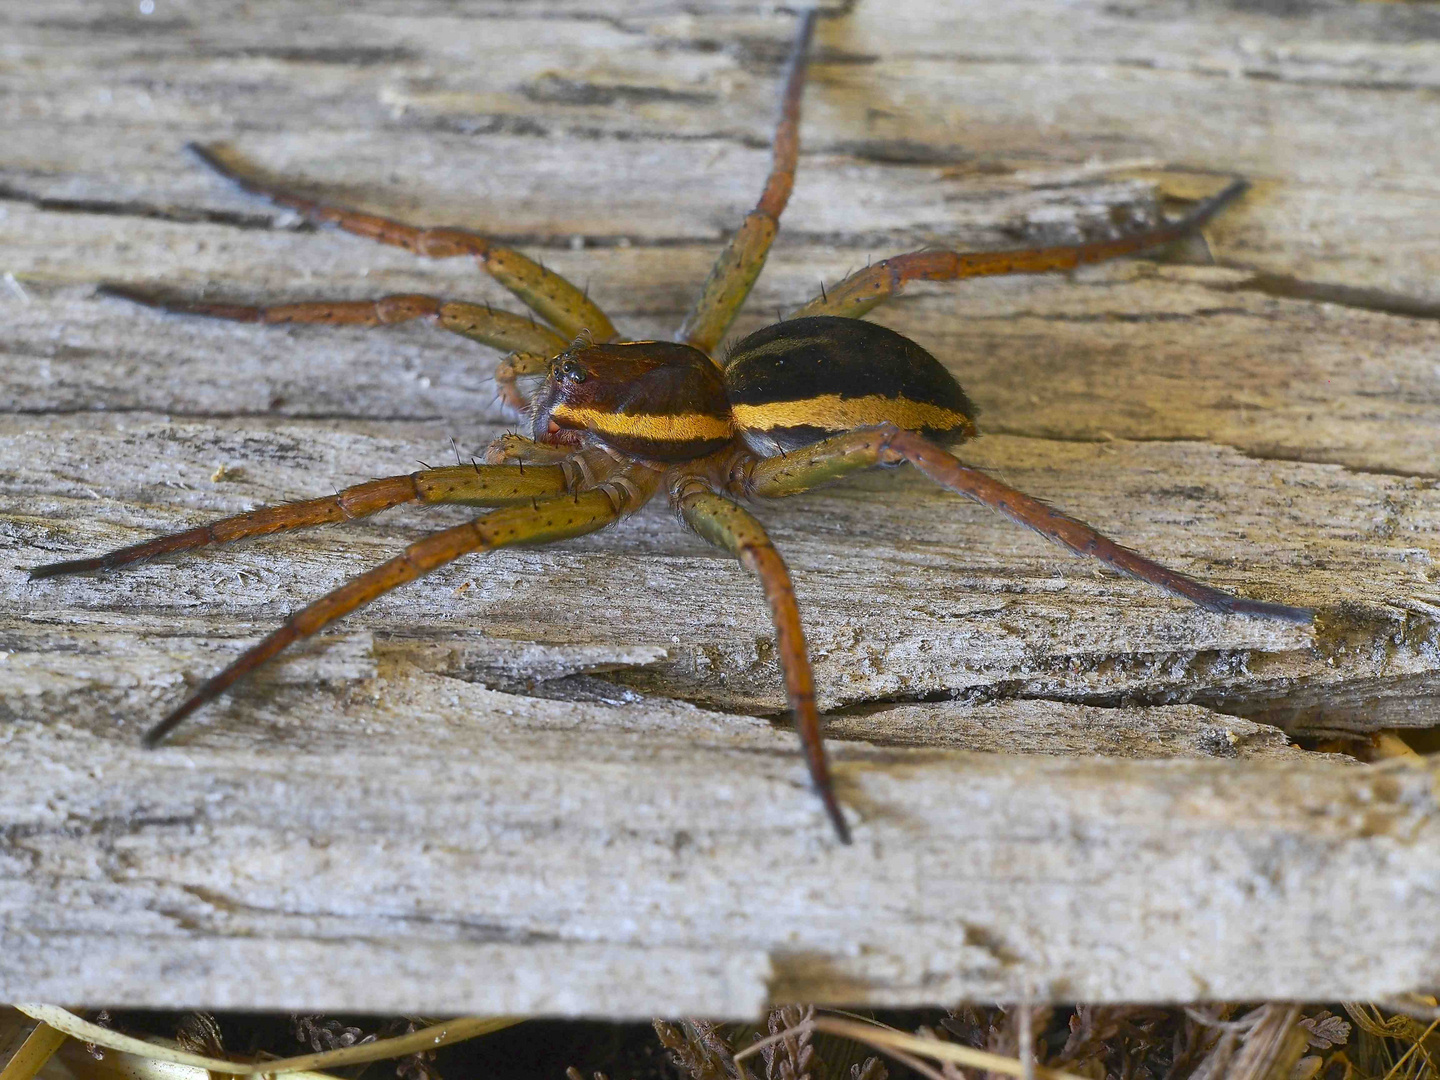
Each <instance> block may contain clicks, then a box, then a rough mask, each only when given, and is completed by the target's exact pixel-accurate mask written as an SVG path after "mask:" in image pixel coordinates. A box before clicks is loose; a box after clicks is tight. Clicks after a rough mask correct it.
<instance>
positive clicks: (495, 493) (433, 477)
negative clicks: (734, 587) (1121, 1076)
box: [30, 465, 570, 580]
mask: <svg viewBox="0 0 1440 1080" xmlns="http://www.w3.org/2000/svg"><path fill="white" fill-rule="evenodd" d="M567 476H568V474H567V472H566V470H565V469H563V468H561V467H560V466H559V465H549V466H541V467H538V468H534V467H532V468H522V467H521V466H519V465H451V466H446V467H445V468H442V469H425V470H423V471H421V472H414V473H410V474H409V475H407V476H389V477H385V478H383V479H379V480H368V481H366V482H365V483H363V484H356V485H354V486H353V487H348V488H345V489H344V490H343V491H340V492H337V493H336V494H334V495H330V496H327V497H326V498H323V499H306V500H304V501H302V502H292V503H281V504H279V505H278V506H265V507H261V508H260V509H258V510H251V511H250V512H249V513H246V514H237V515H235V516H234V517H228V518H221V519H220V520H219V521H212V522H210V523H209V524H208V525H201V526H198V527H197V528H194V529H187V530H185V531H184V532H178V533H171V534H170V535H168V536H157V537H156V538H155V539H153V540H147V541H145V542H144V543H141V544H133V545H131V546H130V547H123V548H119V549H117V550H115V551H111V552H108V553H106V554H104V555H99V556H96V557H95V558H93V559H75V560H72V561H70V562H58V563H48V564H46V565H45V566H36V567H33V568H32V569H31V571H30V577H31V579H32V580H34V579H37V578H48V577H57V576H59V575H61V574H79V573H84V572H86V571H90V570H114V569H117V568H118V567H121V566H128V565H129V564H130V563H135V562H140V561H141V560H143V559H153V558H155V557H156V556H159V555H169V554H172V553H174V552H177V551H192V550H194V549H195V548H200V547H208V546H209V545H211V544H228V543H230V542H231V541H234V540H243V539H246V538H248V537H251V536H266V535H268V534H270V533H276V532H285V531H288V530H290V529H303V528H307V527H309V526H311V525H330V524H334V523H336V522H341V521H349V520H351V519H352V518H360V517H369V516H370V515H371V514H378V513H379V512H380V511H382V510H388V509H390V508H391V507H392V506H400V505H401V504H403V503H410V502H422V503H465V504H468V505H471V506H508V505H512V504H519V503H530V502H531V501H532V500H535V499H548V498H553V497H554V496H556V495H559V494H562V493H564V492H566V491H568V490H570V485H569V483H568V480H567Z"/></svg>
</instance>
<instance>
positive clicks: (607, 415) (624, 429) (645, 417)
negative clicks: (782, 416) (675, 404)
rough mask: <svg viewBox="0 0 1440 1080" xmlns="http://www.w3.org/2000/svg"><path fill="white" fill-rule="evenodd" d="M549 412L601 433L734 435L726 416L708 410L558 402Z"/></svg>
mask: <svg viewBox="0 0 1440 1080" xmlns="http://www.w3.org/2000/svg"><path fill="white" fill-rule="evenodd" d="M551 415H552V416H554V417H555V419H557V420H562V421H564V422H565V423H568V424H574V425H575V426H576V427H583V428H585V429H586V430H587V431H594V432H596V433H597V434H600V435H622V436H627V437H629V438H632V439H649V440H650V441H651V442H698V441H709V440H711V439H728V438H730V437H732V436H733V435H734V434H735V429H734V427H733V426H732V425H731V423H730V418H729V417H726V416H715V415H713V414H711V413H697V412H687V413H617V412H606V411H605V410H603V409H577V408H575V407H574V406H572V405H565V404H560V405H556V406H555V410H554V412H553V413H552V414H551Z"/></svg>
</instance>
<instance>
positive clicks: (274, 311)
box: [98, 285, 570, 358]
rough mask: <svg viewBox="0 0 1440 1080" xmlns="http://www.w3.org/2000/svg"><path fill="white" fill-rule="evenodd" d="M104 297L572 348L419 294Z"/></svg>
mask: <svg viewBox="0 0 1440 1080" xmlns="http://www.w3.org/2000/svg"><path fill="white" fill-rule="evenodd" d="M98 292H99V294H100V295H101V296H115V297H119V298H120V299H122V300H129V301H130V302H132V303H135V304H144V305H145V306H146V307H152V308H158V309H159V310H161V311H168V312H172V313H174V314H177V315H203V316H205V317H207V318H211V319H229V320H230V321H232V322H249V323H319V324H324V325H328V326H389V325H392V324H394V323H403V322H410V321H412V320H415V319H427V320H430V321H432V322H434V323H436V324H437V325H438V326H440V327H441V328H442V329H445V330H448V331H450V332H451V333H452V334H459V335H461V336H462V337H467V338H470V339H471V340H472V341H478V342H480V343H481V344H482V345H489V346H490V347H491V348H494V349H500V350H502V351H504V352H523V353H528V354H536V355H543V356H545V357H547V358H548V357H551V356H555V355H556V354H558V353H560V352H562V351H563V350H564V349H565V348H566V346H568V345H569V344H570V343H569V342H568V341H566V340H565V339H564V338H563V337H561V336H560V335H559V334H557V333H555V332H554V331H553V330H549V329H547V328H545V327H543V326H541V325H540V324H538V323H537V322H535V320H534V319H532V318H528V317H526V316H524V315H516V314H515V313H514V312H511V311H497V310H495V309H494V308H492V307H489V306H487V305H485V304H469V303H466V302H464V301H462V300H442V299H440V298H439V297H436V296H423V295H421V294H419V293H406V294H401V295H396V296H382V297H380V298H379V299H378V300H308V301H305V302H302V303H298V304H271V305H269V306H252V305H248V304H230V303H224V302H212V301H208V300H186V299H181V298H169V297H163V296H158V295H156V294H154V293H150V292H146V291H145V290H143V289H135V288H132V287H130V286H129V285H102V286H100V288H99V290H98Z"/></svg>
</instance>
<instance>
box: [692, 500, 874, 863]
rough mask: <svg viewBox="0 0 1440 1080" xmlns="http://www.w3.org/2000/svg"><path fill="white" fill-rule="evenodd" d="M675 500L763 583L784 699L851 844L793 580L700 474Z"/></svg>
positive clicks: (747, 520)
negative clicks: (827, 750) (823, 731)
mask: <svg viewBox="0 0 1440 1080" xmlns="http://www.w3.org/2000/svg"><path fill="white" fill-rule="evenodd" d="M670 497H671V501H672V502H673V503H674V504H675V508H676V509H677V510H679V511H680V516H681V517H683V518H684V519H685V523H686V524H687V525H689V526H690V527H691V528H692V529H694V530H695V531H696V532H697V533H699V534H700V535H701V536H703V537H704V538H705V539H706V540H708V541H710V543H712V544H714V545H715V546H716V547H720V548H724V549H725V550H726V551H728V552H730V553H731V554H732V555H734V556H735V557H736V558H737V559H739V560H740V563H741V565H743V566H744V567H745V568H746V569H747V570H749V571H750V572H751V573H752V574H754V575H755V576H756V577H757V578H759V579H760V584H761V586H762V587H763V588H764V590H765V599H766V600H767V601H768V602H769V604H770V620H771V622H772V623H773V624H774V626H775V639H776V644H777V646H778V651H779V655H780V670H781V673H782V674H783V675H784V677H785V696H786V698H787V699H788V701H789V703H790V712H791V714H792V715H793V716H794V718H795V727H796V730H797V731H798V732H799V734H800V743H801V746H803V747H804V750H805V760H806V763H807V764H808V765H809V768H810V779H811V782H812V783H813V784H814V785H815V790H816V792H817V793H818V794H819V795H820V800H821V802H823V803H824V805H825V813H826V814H827V815H828V816H829V818H830V821H831V823H832V824H833V825H834V826H835V832H836V835H838V836H839V837H840V841H841V843H844V844H848V843H850V826H849V823H848V822H846V820H845V815H844V813H843V812H842V811H841V809H840V803H839V800H837V799H836V797H835V782H834V780H833V779H832V778H831V775H830V765H829V761H828V759H827V757H826V754H825V741H824V738H823V736H822V735H821V731H820V712H819V710H818V709H817V708H816V705H815V675H814V673H813V671H812V670H811V667H810V654H809V651H808V650H807V648H806V645H805V630H804V628H803V627H802V626H801V623H800V609H799V607H798V606H797V605H796V603H795V587H794V585H792V584H791V582H790V571H789V570H788V569H786V567H785V560H784V559H782V558H781V557H780V553H779V552H778V551H776V550H775V545H774V544H772V543H771V542H770V537H769V536H768V535H766V533H765V527H764V526H763V525H761V524H760V522H759V521H757V520H756V519H755V516H754V515H753V514H751V513H750V512H749V511H748V510H746V509H745V508H744V507H742V506H739V505H737V504H736V503H734V502H731V501H730V500H729V499H727V498H725V497H724V496H723V495H720V494H718V493H717V492H715V491H714V490H712V489H711V488H710V486H709V484H707V483H706V482H705V481H704V480H703V479H701V478H700V477H699V476H696V475H693V474H681V475H680V476H679V477H677V479H676V480H675V481H674V483H673V484H672V486H671V492H670Z"/></svg>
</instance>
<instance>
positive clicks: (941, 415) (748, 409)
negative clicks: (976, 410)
mask: <svg viewBox="0 0 1440 1080" xmlns="http://www.w3.org/2000/svg"><path fill="white" fill-rule="evenodd" d="M732 411H733V412H734V413H735V422H736V423H737V424H739V425H740V427H742V428H748V429H749V430H751V431H770V430H772V429H774V428H787V427H818V428H823V429H825V430H827V431H848V430H850V429H851V428H858V427H866V426H868V425H870V424H882V423H885V422H886V421H889V422H890V423H892V424H898V425H899V426H900V427H903V428H910V429H912V430H917V429H923V428H929V429H931V430H939V431H953V430H954V429H955V428H968V427H970V424H971V421H970V418H969V417H968V416H966V415H965V414H964V413H960V412H956V411H955V410H954V409H947V408H945V407H944V406H943V405H932V404H930V403H929V402H927V401H911V400H910V399H909V398H907V397H899V396H896V397H888V396H887V395H885V394H866V395H864V396H863V397H852V398H842V397H841V396H840V395H839V394H816V395H815V396H814V397H807V398H796V399H795V400H793V401H770V402H766V403H765V404H764V405H735V406H733V407H732Z"/></svg>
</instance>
